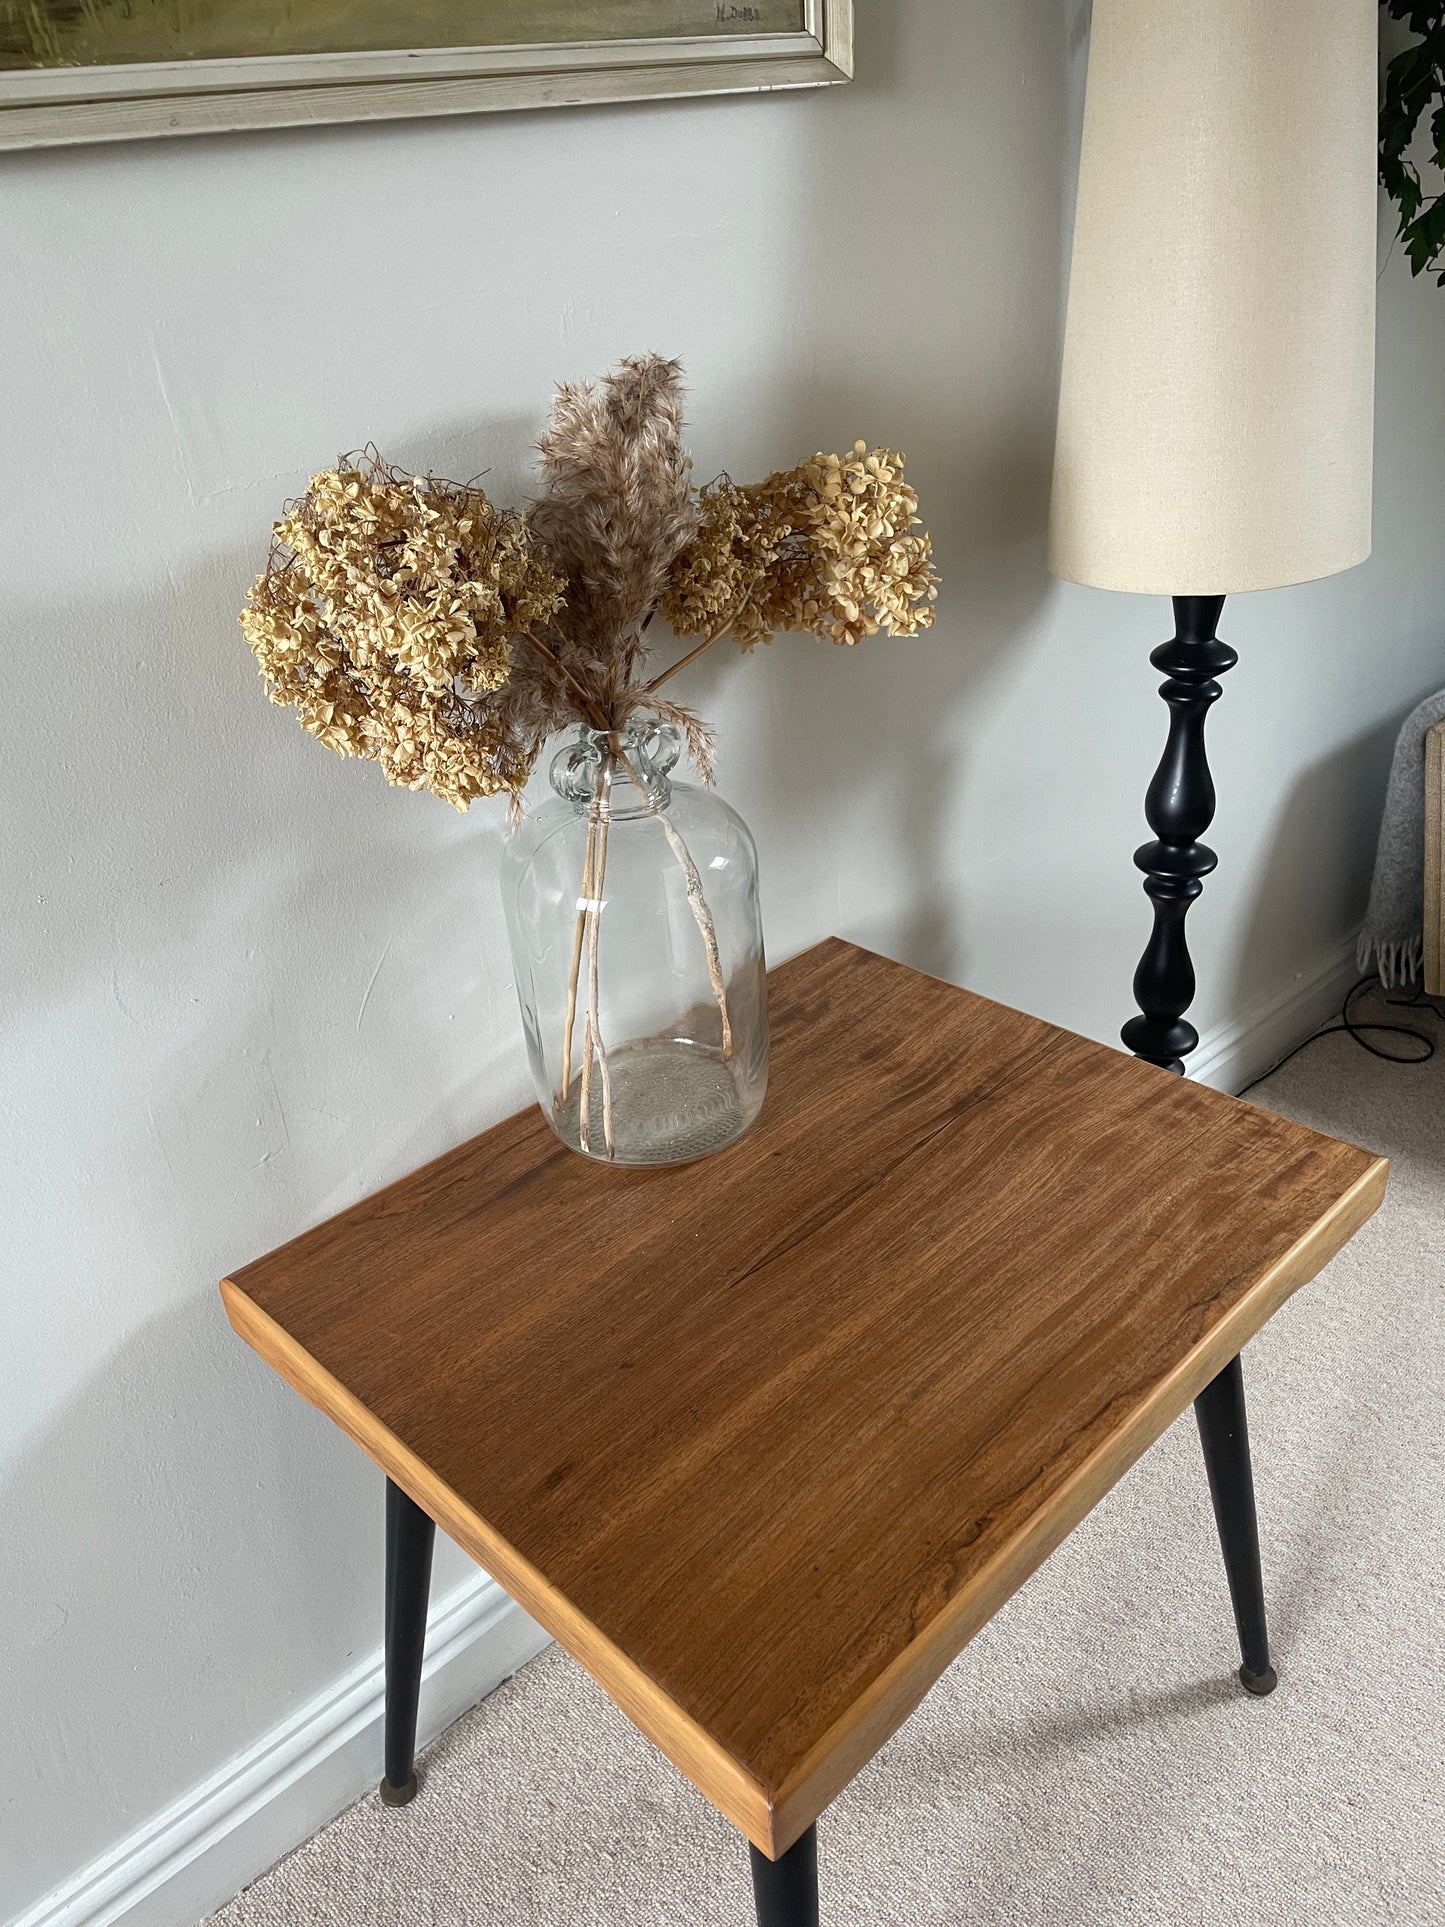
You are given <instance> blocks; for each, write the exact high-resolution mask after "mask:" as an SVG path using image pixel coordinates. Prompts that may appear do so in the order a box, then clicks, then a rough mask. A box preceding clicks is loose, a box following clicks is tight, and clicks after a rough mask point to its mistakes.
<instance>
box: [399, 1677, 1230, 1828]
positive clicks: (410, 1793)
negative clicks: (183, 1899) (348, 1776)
mask: <svg viewBox="0 0 1445 1927" xmlns="http://www.w3.org/2000/svg"><path fill="white" fill-rule="evenodd" d="M1266 1690H1267V1689H1266ZM415 1798H416V1775H415V1774H414V1773H413V1774H412V1776H411V1778H410V1779H409V1780H408V1781H407V1783H406V1785H405V1786H393V1785H392V1784H391V1781H390V1780H383V1781H382V1783H381V1804H382V1805H383V1806H384V1807H404V1806H405V1805H406V1803H407V1801H408V1800H414V1799H415Z"/></svg>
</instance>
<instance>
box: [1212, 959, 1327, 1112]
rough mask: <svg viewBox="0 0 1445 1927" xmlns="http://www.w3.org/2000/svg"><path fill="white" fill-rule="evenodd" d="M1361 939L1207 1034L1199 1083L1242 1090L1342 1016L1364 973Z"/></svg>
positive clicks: (1223, 1089) (1218, 1088)
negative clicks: (1360, 961) (1357, 958)
mask: <svg viewBox="0 0 1445 1927" xmlns="http://www.w3.org/2000/svg"><path fill="white" fill-rule="evenodd" d="M1358 940H1359V939H1358V933H1356V935H1353V936H1349V937H1344V938H1342V939H1341V940H1340V942H1339V943H1338V944H1337V945H1336V946H1335V948H1334V949H1333V950H1332V951H1330V952H1329V953H1328V955H1327V956H1326V957H1325V958H1324V959H1323V960H1322V961H1321V962H1320V963H1319V964H1317V965H1316V966H1315V968H1314V969H1313V970H1302V971H1300V972H1299V974H1298V975H1297V976H1296V977H1295V978H1294V979H1293V981H1292V982H1290V983H1288V984H1286V985H1285V986H1284V988H1283V989H1282V990H1276V991H1271V992H1270V994H1269V995H1268V996H1266V997H1261V998H1259V999H1258V1000H1257V1001H1256V1002H1254V1003H1252V1004H1251V1005H1249V1007H1248V1008H1247V1009H1246V1010H1244V1011H1242V1012H1241V1013H1240V1015H1239V1016H1238V1017H1237V1018H1234V1019H1233V1020H1232V1021H1231V1022H1229V1023H1227V1024H1220V1025H1218V1026H1217V1028H1215V1029H1214V1030H1211V1031H1207V1032H1206V1033H1205V1034H1204V1035H1203V1036H1202V1037H1201V1038H1200V1040H1199V1048H1198V1050H1196V1051H1195V1052H1194V1053H1193V1055H1192V1056H1191V1057H1190V1059H1189V1075H1190V1077H1191V1078H1192V1079H1193V1080H1194V1082H1195V1083H1196V1084H1207V1085H1208V1086H1209V1088H1210V1089H1211V1090H1214V1091H1237V1090H1238V1089H1239V1088H1240V1087H1241V1085H1244V1084H1248V1083H1249V1082H1250V1081H1251V1080H1252V1079H1253V1078H1256V1077H1258V1076H1259V1075H1260V1073H1261V1072H1262V1071H1267V1070H1268V1069H1269V1068H1270V1066H1271V1065H1272V1064H1273V1063H1275V1062H1276V1060H1277V1059H1279V1058H1281V1057H1283V1055H1284V1054H1285V1052H1286V1051H1287V1050H1291V1049H1293V1047H1294V1046H1295V1045H1296V1044H1298V1043H1301V1042H1303V1040H1304V1039H1305V1038H1306V1037H1308V1036H1309V1035H1310V1033H1311V1032H1312V1031H1315V1030H1318V1029H1319V1027H1320V1026H1321V1025H1322V1024H1327V1023H1329V1021H1330V1020H1331V1018H1334V1017H1338V1016H1339V1014H1340V1005H1341V1004H1342V1003H1343V1002H1344V1001H1345V993H1346V992H1347V991H1348V990H1349V988H1350V985H1351V984H1353V983H1357V982H1358V981H1359V978H1360V976H1361V974H1362V973H1361V970H1360V967H1359V965H1358V964H1357V963H1356V961H1355V946H1356V944H1357V942H1358Z"/></svg>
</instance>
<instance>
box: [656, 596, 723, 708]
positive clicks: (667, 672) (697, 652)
mask: <svg viewBox="0 0 1445 1927" xmlns="http://www.w3.org/2000/svg"><path fill="white" fill-rule="evenodd" d="M746 607H747V604H746V602H742V603H739V605H738V606H737V608H736V609H734V610H733V611H732V612H731V613H730V614H729V616H728V617H727V620H726V621H725V622H723V623H721V624H720V625H719V626H718V627H717V628H716V629H714V630H713V632H712V634H711V635H710V636H709V637H708V638H707V639H706V641H704V642H700V643H699V644H698V645H697V647H696V648H695V649H689V650H688V652H687V654H686V655H685V656H679V657H678V659H677V661H676V662H674V663H671V664H669V666H668V667H667V668H666V669H664V670H663V672H662V674H661V675H660V676H654V677H653V679H652V681H651V682H650V683H648V684H646V686H645V693H646V694H647V695H649V696H650V695H651V694H652V692H653V691H654V690H655V689H661V687H662V685H663V684H664V683H665V682H666V681H667V679H668V678H669V677H670V676H675V675H676V674H677V672H678V670H679V669H686V668H687V665H688V664H689V663H690V662H696V661H697V659H698V657H699V656H701V655H703V654H705V653H706V651H707V650H709V649H711V648H712V646H713V644H714V643H715V642H721V641H722V639H723V637H724V636H725V635H726V634H727V632H728V630H729V629H731V628H732V626H733V624H734V623H735V622H736V621H737V620H738V618H739V616H741V614H742V613H743V610H744V609H745V608H746Z"/></svg>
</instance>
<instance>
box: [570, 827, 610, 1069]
mask: <svg viewBox="0 0 1445 1927" xmlns="http://www.w3.org/2000/svg"><path fill="white" fill-rule="evenodd" d="M601 802H602V793H601V791H600V790H599V791H598V793H597V796H596V797H595V798H594V800H593V804H592V810H591V813H590V815H589V816H588V819H587V853H586V855H585V856H584V857H583V859H582V901H581V902H580V903H579V904H578V906H577V928H576V931H575V932H574V933H573V937H572V968H571V970H570V971H569V972H568V976H567V1022H566V1024H565V1026H564V1028H563V1032H562V1102H563V1103H564V1104H565V1103H566V1102H567V1096H568V1093H569V1092H570V1091H571V1089H572V1032H573V1030H574V1028H575V1026H576V1023H577V980H578V978H579V977H580V976H581V974H582V937H583V933H584V932H585V930H586V928H587V905H588V902H589V900H590V899H591V896H592V871H593V867H594V865H595V864H596V861H597V817H598V813H599V808H600V805H601Z"/></svg>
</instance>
